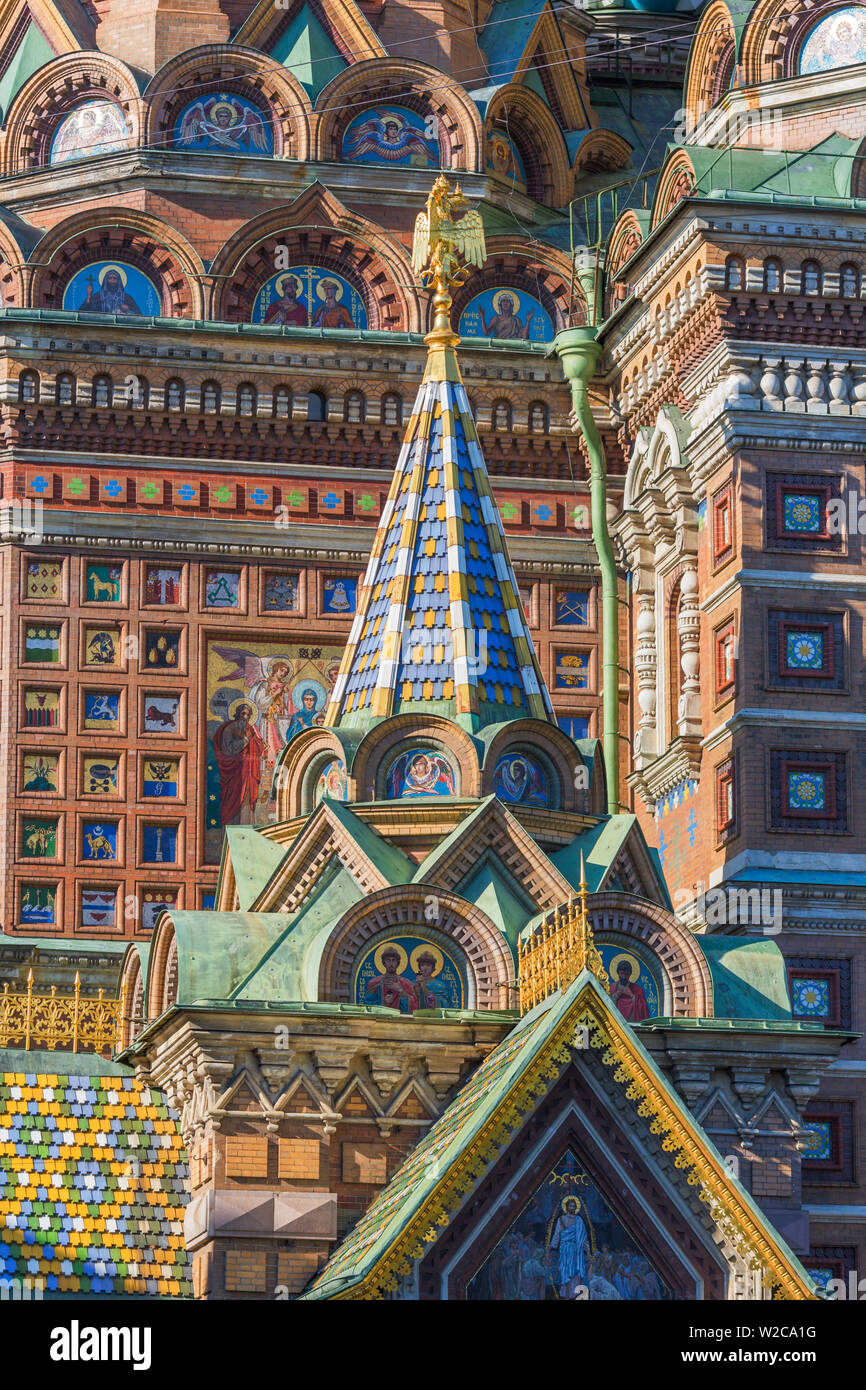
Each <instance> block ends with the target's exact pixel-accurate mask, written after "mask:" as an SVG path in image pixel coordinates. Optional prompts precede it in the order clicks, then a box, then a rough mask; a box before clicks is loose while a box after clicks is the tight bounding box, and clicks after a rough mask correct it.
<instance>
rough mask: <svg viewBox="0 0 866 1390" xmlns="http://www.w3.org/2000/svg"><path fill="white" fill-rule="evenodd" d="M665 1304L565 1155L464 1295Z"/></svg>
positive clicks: (633, 1244) (624, 1233)
mask: <svg viewBox="0 0 866 1390" xmlns="http://www.w3.org/2000/svg"><path fill="white" fill-rule="evenodd" d="M670 1296H671V1294H670V1290H669V1289H668V1288H667V1287H666V1286H665V1285H664V1284H663V1283H662V1281H661V1279H660V1278H659V1276H658V1274H657V1273H656V1272H655V1270H654V1269H653V1267H652V1265H651V1263H650V1261H649V1260H648V1259H647V1257H646V1255H645V1254H644V1253H643V1251H642V1250H641V1248H640V1246H639V1245H638V1243H637V1241H636V1240H635V1239H634V1238H633V1237H632V1236H631V1235H630V1233H629V1232H628V1230H627V1229H626V1227H625V1225H624V1224H623V1222H622V1220H621V1219H620V1213H619V1212H617V1211H615V1210H614V1209H613V1207H612V1206H611V1205H610V1204H609V1203H608V1202H607V1201H606V1200H605V1198H604V1197H603V1196H602V1194H601V1192H600V1191H599V1189H598V1187H597V1185H596V1184H595V1183H594V1182H593V1180H592V1178H591V1177H590V1176H589V1174H588V1173H586V1172H585V1171H584V1170H583V1167H582V1165H581V1163H580V1162H579V1160H578V1159H577V1157H576V1155H575V1154H573V1153H571V1152H570V1151H569V1152H567V1153H566V1154H565V1155H564V1156H563V1157H562V1158H561V1159H560V1161H559V1162H558V1163H557V1164H556V1165H555V1167H554V1168H552V1169H551V1171H550V1172H549V1173H548V1175H547V1177H546V1179H545V1180H544V1182H543V1183H542V1184H541V1186H540V1187H539V1188H538V1189H537V1190H536V1191H535V1192H534V1193H533V1194H532V1196H531V1197H530V1199H529V1201H528V1202H527V1203H526V1205H525V1206H524V1207H523V1209H522V1210H521V1211H520V1212H519V1213H518V1214H517V1216H515V1217H514V1219H513V1220H512V1222H511V1223H510V1225H509V1226H508V1228H507V1230H506V1231H505V1232H504V1233H503V1235H502V1236H501V1237H500V1239H499V1240H498V1241H497V1243H496V1245H494V1247H493V1249H492V1250H491V1251H490V1253H489V1255H488V1256H487V1258H486V1260H485V1261H484V1263H483V1265H482V1266H481V1268H480V1269H479V1270H478V1271H477V1273H476V1274H475V1275H474V1276H473V1278H472V1279H470V1281H469V1283H468V1285H467V1288H466V1297H467V1298H468V1299H470V1300H479V1301H480V1300H484V1301H492V1300H499V1299H508V1300H512V1299H513V1300H521V1301H528V1302H533V1303H542V1302H555V1301H562V1300H566V1301H580V1302H607V1301H622V1302H634V1301H643V1300H648V1299H653V1300H658V1299H667V1298H670Z"/></svg>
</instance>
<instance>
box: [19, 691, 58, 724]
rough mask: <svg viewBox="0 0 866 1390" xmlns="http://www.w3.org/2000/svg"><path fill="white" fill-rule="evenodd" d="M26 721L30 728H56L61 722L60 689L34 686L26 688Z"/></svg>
mask: <svg viewBox="0 0 866 1390" xmlns="http://www.w3.org/2000/svg"><path fill="white" fill-rule="evenodd" d="M24 723H25V724H26V725H27V728H28V729H56V728H57V726H58V724H59V723H60V691H59V690H36V689H34V688H32V687H31V688H29V689H27V690H25V692H24Z"/></svg>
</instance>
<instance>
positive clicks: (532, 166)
mask: <svg viewBox="0 0 866 1390" xmlns="http://www.w3.org/2000/svg"><path fill="white" fill-rule="evenodd" d="M485 130H486V131H487V133H488V134H492V132H493V131H494V130H503V131H505V132H506V133H507V134H509V135H510V136H511V137H512V139H514V141H515V143H516V145H517V147H518V149H519V151H520V155H521V158H522V159H523V163H524V167H525V169H526V180H527V192H528V194H529V196H530V198H534V199H535V200H536V201H537V202H539V203H545V204H546V205H547V206H548V207H565V206H566V204H567V203H568V201H569V199H570V198H571V197H572V193H573V182H574V180H573V178H572V175H571V169H570V166H569V159H568V151H567V150H566V148H565V141H564V140H563V138H562V132H561V130H560V128H559V126H558V125H557V123H556V121H555V119H554V117H553V114H552V112H551V110H550V108H549V106H547V104H546V103H545V102H544V101H542V99H541V97H540V96H539V95H538V93H537V92H533V91H532V90H531V88H529V87H525V86H524V85H523V83H522V82H514V83H511V84H510V85H509V86H507V87H503V88H502V89H501V91H498V92H497V93H496V95H495V96H494V98H493V100H492V101H491V102H490V105H489V107H488V108H487V113H486V120H485Z"/></svg>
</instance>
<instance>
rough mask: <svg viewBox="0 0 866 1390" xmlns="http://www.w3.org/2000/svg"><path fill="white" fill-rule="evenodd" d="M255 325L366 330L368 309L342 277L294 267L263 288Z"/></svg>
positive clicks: (316, 268)
mask: <svg viewBox="0 0 866 1390" xmlns="http://www.w3.org/2000/svg"><path fill="white" fill-rule="evenodd" d="M252 322H253V323H267V324H272V325H273V326H274V327H286V328H366V327H367V310H366V308H365V307H364V301H363V300H362V298H361V296H360V295H359V294H358V292H357V290H356V289H355V288H354V287H353V286H352V285H350V284H349V281H348V280H346V279H344V278H343V276H342V275H338V274H337V273H336V272H335V271H333V270H326V269H324V268H323V267H322V266H314V265H294V266H290V267H289V269H288V270H281V271H279V272H278V273H277V274H276V275H272V276H271V278H270V280H268V281H266V282H265V284H264V285H262V288H261V289H260V290H259V292H258V294H257V295H256V300H255V304H254V305H253V313H252Z"/></svg>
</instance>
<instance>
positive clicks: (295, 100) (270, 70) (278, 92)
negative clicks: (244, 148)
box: [144, 44, 310, 161]
mask: <svg viewBox="0 0 866 1390" xmlns="http://www.w3.org/2000/svg"><path fill="white" fill-rule="evenodd" d="M211 92H227V93H231V92H233V93H234V94H235V95H236V96H241V97H246V99H247V100H248V101H251V102H252V103H253V105H255V106H259V107H263V108H264V114H265V115H267V116H268V117H269V119H270V121H271V134H272V136H273V144H274V155H275V156H277V157H280V156H281V157H282V158H284V159H297V160H303V161H305V160H308V159H309V158H310V99H309V97H308V96H307V93H306V92H305V90H304V88H303V87H302V86H301V84H300V82H299V81H298V79H297V78H296V77H295V76H293V74H292V73H290V72H289V71H288V70H287V69H286V68H284V67H283V66H282V64H281V63H278V62H277V61H276V59H275V58H271V57H269V56H268V54H266V53H261V52H259V51H257V50H256V49H253V48H239V47H236V46H234V45H233V44H204V45H202V47H200V48H192V49H188V50H187V51H186V52H184V53H181V54H179V55H178V56H177V57H176V58H172V59H171V60H170V61H169V62H167V63H166V64H165V65H164V66H163V67H161V68H160V70H159V72H158V73H157V74H156V76H155V77H154V78H153V79H152V81H151V82H150V84H149V85H148V87H147V90H146V91H145V94H144V95H145V100H146V102H147V103H148V111H147V143H148V145H149V146H151V147H152V148H154V149H171V148H172V147H173V131H174V126H175V122H176V121H177V117H178V115H179V113H180V112H181V111H182V110H183V108H184V106H186V105H187V104H188V103H189V102H190V101H192V100H193V99H194V98H195V97H197V96H207V95H209V94H210V93H211Z"/></svg>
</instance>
